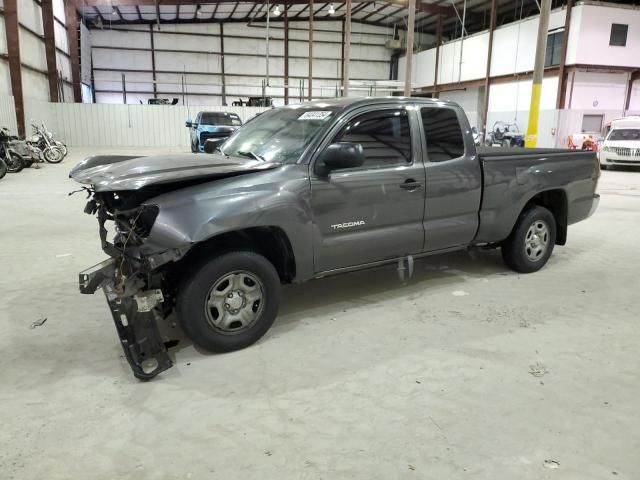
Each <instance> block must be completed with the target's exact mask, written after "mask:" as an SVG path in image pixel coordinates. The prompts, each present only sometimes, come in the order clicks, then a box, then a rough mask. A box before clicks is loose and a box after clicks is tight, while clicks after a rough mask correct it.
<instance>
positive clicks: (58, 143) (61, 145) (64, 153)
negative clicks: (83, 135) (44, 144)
mask: <svg viewBox="0 0 640 480" xmlns="http://www.w3.org/2000/svg"><path fill="white" fill-rule="evenodd" d="M42 131H43V132H44V134H45V135H46V136H47V138H49V141H51V142H53V144H54V145H55V146H56V147H58V148H59V149H60V151H61V152H62V158H64V157H66V156H67V154H68V153H69V150H68V149H67V146H66V145H65V144H64V143H62V142H61V141H59V140H55V139H54V138H53V133H51V132H50V131H49V130H47V126H46V125H45V124H44V122H42Z"/></svg>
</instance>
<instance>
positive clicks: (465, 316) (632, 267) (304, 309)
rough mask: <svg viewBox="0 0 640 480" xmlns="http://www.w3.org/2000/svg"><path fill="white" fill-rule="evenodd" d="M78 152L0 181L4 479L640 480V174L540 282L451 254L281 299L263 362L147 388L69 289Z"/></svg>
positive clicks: (187, 354) (88, 241) (184, 374)
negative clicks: (406, 273) (404, 280)
mask: <svg viewBox="0 0 640 480" xmlns="http://www.w3.org/2000/svg"><path fill="white" fill-rule="evenodd" d="M84 153H87V152H86V151H84V152H80V151H73V150H72V152H71V154H70V157H69V158H67V159H66V160H65V161H64V163H63V164H61V165H45V166H44V167H43V168H41V169H39V170H34V169H29V170H28V171H25V172H23V173H21V174H17V175H7V176H6V177H5V179H3V180H1V181H0V212H2V214H1V218H2V222H0V239H1V244H2V249H1V250H0V298H1V299H2V303H1V304H0V351H1V352H2V362H1V366H2V368H1V370H0V405H1V408H0V424H1V428H0V478H2V479H14V478H15V479H29V480H32V479H44V478H46V479H48V480H53V479H65V480H66V479H89V478H90V479H114V478H119V479H129V478H131V479H133V478H135V479H188V478H193V479H204V478H212V479H213V478H220V479H235V478H252V479H253V478H265V479H266V478H268V479H272V478H277V479H321V478H322V479H341V478H357V479H367V480H369V479H385V480H389V479H399V478H416V479H417V478H420V479H427V478H429V479H457V478H469V479H474V480H476V479H491V480H496V479H509V480H513V479H518V480H528V479H531V480H539V479H547V478H549V479H551V478H554V479H556V478H559V479H576V480H587V479H607V478H616V479H630V480H631V479H633V480H636V479H638V478H640V415H639V414H638V408H639V406H640V402H639V400H638V399H639V398H640V374H639V372H640V355H639V354H638V348H639V345H640V326H639V325H640V324H639V322H638V318H639V317H638V310H639V309H640V300H639V295H638V287H639V282H638V275H639V270H640V253H639V252H640V249H638V238H640V172H630V171H624V172H623V171H613V172H611V171H607V172H603V175H602V178H601V181H600V192H601V193H602V201H601V205H600V209H599V211H598V212H597V213H596V215H595V216H594V217H592V218H591V219H589V220H588V221H586V222H583V223H580V224H578V225H575V226H573V227H571V229H570V231H569V243H568V245H567V246H566V247H561V248H558V249H557V250H556V252H555V253H554V255H553V257H552V258H551V260H550V262H549V264H548V266H547V267H546V268H545V269H543V270H542V271H541V272H539V273H536V274H532V275H518V274H515V273H513V272H511V271H509V270H507V269H506V268H505V267H504V266H503V265H502V263H501V260H500V255H499V253H498V252H488V253H475V254H467V253H459V254H455V255H446V256H442V257H434V258H432V259H429V260H426V261H420V262H418V264H417V272H416V275H415V278H414V279H413V280H412V281H411V283H410V284H409V285H408V286H402V285H401V284H400V283H399V282H398V281H397V278H396V275H395V271H394V270H393V269H392V268H382V269H378V270H374V271H368V272H360V273H355V274H351V275H346V276H341V277H334V278H329V279H325V280H321V281H315V282H311V283H309V284H306V285H303V286H293V287H288V288H286V290H285V299H284V302H283V303H284V308H283V311H282V313H281V315H280V317H279V319H278V320H277V321H276V323H275V325H274V327H273V328H272V329H271V331H270V332H269V333H267V335H266V336H265V337H264V338H263V339H262V340H261V341H260V342H259V343H258V344H257V345H255V346H253V347H251V348H249V349H246V350H244V351H240V352H235V353H231V354H226V355H211V354H204V353H203V352H199V351H197V350H196V349H194V347H193V346H191V345H190V344H185V343H183V344H182V345H181V346H180V347H179V348H178V349H177V351H176V353H175V360H176V366H175V367H174V368H172V369H171V370H169V371H168V372H166V373H165V374H163V375H162V376H160V377H158V378H157V379H156V380H154V381H152V382H148V383H141V382H138V381H137V380H136V379H135V378H134V377H133V376H132V375H131V372H130V370H129V367H128V365H127V363H126V361H125V359H124V358H123V355H122V351H121V348H120V345H119V343H118V340H117V337H116V334H115V329H114V327H113V325H112V322H111V319H110V315H109V311H108V309H107V306H106V304H105V301H104V298H103V297H102V296H101V295H95V296H84V295H80V294H79V293H78V289H77V272H79V271H80V270H82V269H84V268H85V267H87V266H90V265H93V264H95V263H97V262H98V261H100V260H101V259H102V258H103V254H102V253H101V251H100V249H99V245H98V236H97V224H96V221H95V219H93V218H91V217H89V216H88V215H84V214H83V213H82V207H83V205H84V202H85V198H84V195H83V194H76V195H74V196H71V197H69V196H67V193H68V192H69V191H71V190H73V189H75V188H76V187H77V186H76V185H75V184H74V183H73V182H71V181H70V180H69V179H67V173H68V170H69V169H70V168H71V166H72V165H73V164H75V162H76V161H78V160H79V159H80V158H82V156H83V154H84ZM42 317H46V318H47V322H46V323H45V324H44V325H42V326H40V327H37V328H34V329H30V328H29V327H30V325H31V323H32V322H33V321H35V320H37V319H39V318H42ZM532 371H533V372H535V373H537V374H539V375H543V376H534V375H533V374H532ZM545 461H555V462H558V464H555V463H553V462H547V463H546V465H545ZM549 467H557V468H556V469H553V468H549Z"/></svg>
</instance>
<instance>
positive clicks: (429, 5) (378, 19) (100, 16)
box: [78, 0, 566, 38]
mask: <svg viewBox="0 0 640 480" xmlns="http://www.w3.org/2000/svg"><path fill="white" fill-rule="evenodd" d="M564 3H566V1H563V0H553V7H558V6H561V5H562V4H564ZM345 5H346V4H345V3H344V2H317V1H315V2H314V5H313V18H314V20H315V21H331V20H338V21H340V20H342V19H344V18H345V14H346V6H345ZM352 5H353V7H352V21H353V22H354V23H364V24H372V25H379V26H387V27H392V26H394V25H397V26H398V27H399V28H401V29H405V28H406V19H407V15H408V11H407V8H406V5H407V0H391V1H385V2H381V1H378V2H367V1H353V2H352ZM78 6H79V11H80V12H81V14H82V17H83V19H84V20H85V22H86V23H87V24H88V25H89V26H90V27H98V28H109V26H110V25H123V24H140V23H146V24H151V23H214V22H215V23H218V22H241V23H249V22H252V23H258V22H265V21H266V18H267V2H266V1H262V0H260V1H247V2H225V1H219V2H206V1H204V2H193V1H182V2H178V1H176V0H173V1H172V2H171V1H164V0H159V1H158V2H155V1H154V0H78ZM285 6H286V7H287V14H288V17H289V19H290V20H292V21H296V20H300V21H305V20H308V19H309V17H310V15H309V12H310V8H309V2H308V1H305V0H287V1H286V2H277V1H270V2H269V10H270V11H271V15H270V16H269V17H270V21H272V22H278V21H282V20H283V18H284V15H282V14H281V15H279V16H275V15H274V11H275V9H276V7H277V8H278V10H279V11H280V12H283V11H284V8H285ZM497 9H498V15H497V20H498V25H501V24H503V23H509V22H512V21H514V20H517V19H519V18H524V17H527V16H531V15H535V14H536V13H537V12H538V5H537V2H536V0H497ZM490 11H491V0H466V12H465V1H464V0H416V23H415V27H416V31H419V32H425V33H433V34H435V32H436V25H437V22H438V17H439V16H441V17H442V25H443V35H444V36H445V38H446V37H455V36H459V35H460V32H461V24H462V22H461V20H462V18H463V17H464V20H465V22H464V24H465V30H466V33H467V34H469V33H474V32H477V31H481V30H484V29H486V28H488V25H489V20H490V18H489V17H490Z"/></svg>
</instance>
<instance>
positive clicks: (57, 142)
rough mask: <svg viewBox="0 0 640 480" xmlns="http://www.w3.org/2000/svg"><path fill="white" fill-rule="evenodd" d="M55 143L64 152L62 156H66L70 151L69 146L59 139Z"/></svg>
mask: <svg viewBox="0 0 640 480" xmlns="http://www.w3.org/2000/svg"><path fill="white" fill-rule="evenodd" d="M55 145H56V147H57V148H58V150H60V151H61V152H62V158H64V157H66V156H67V154H68V153H69V150H68V149H67V146H66V145H65V144H64V143H62V142H60V141H58V140H56V143H55Z"/></svg>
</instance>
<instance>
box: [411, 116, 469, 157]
mask: <svg viewBox="0 0 640 480" xmlns="http://www.w3.org/2000/svg"><path fill="white" fill-rule="evenodd" d="M420 115H421V116H422V126H423V128H424V136H425V138H426V140H427V154H428V156H429V161H431V162H444V161H446V160H451V159H453V158H459V157H462V156H463V155H464V137H463V136H462V129H461V128H460V122H459V121H458V116H457V115H456V112H455V110H452V109H450V108H444V107H425V108H421V109H420Z"/></svg>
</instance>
